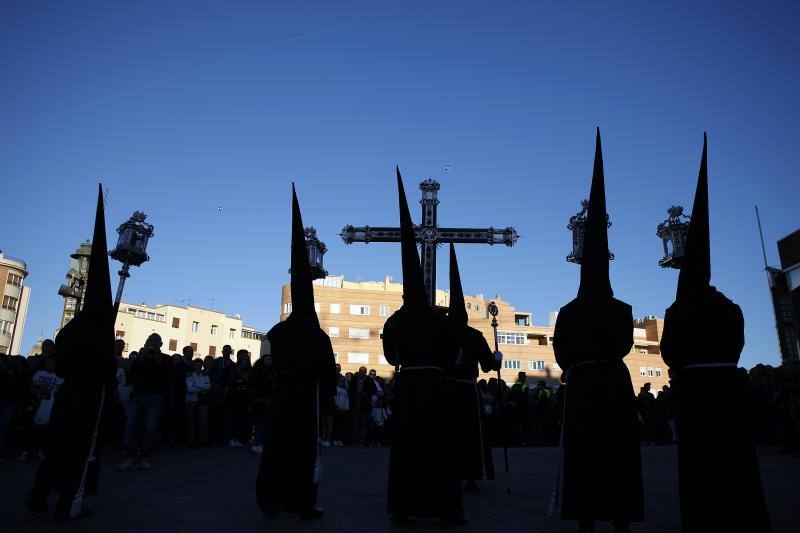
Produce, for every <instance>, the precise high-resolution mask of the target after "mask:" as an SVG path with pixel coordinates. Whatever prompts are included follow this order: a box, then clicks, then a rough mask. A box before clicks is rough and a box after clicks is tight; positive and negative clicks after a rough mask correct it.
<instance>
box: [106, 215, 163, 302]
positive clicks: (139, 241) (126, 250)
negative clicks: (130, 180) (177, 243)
mask: <svg viewBox="0 0 800 533" xmlns="http://www.w3.org/2000/svg"><path fill="white" fill-rule="evenodd" d="M146 218H147V215H145V214H144V213H142V212H141V211H135V212H134V213H133V215H131V218H129V219H128V220H127V221H125V222H123V223H122V224H121V225H120V227H118V228H117V233H119V239H117V247H116V248H114V249H113V250H112V251H111V252H110V253H109V254H108V255H110V256H111V258H112V259H116V260H117V261H119V262H120V263H122V269H121V270H120V271H119V286H117V296H116V298H114V316H115V317H116V315H117V311H119V302H120V300H121V299H122V289H123V288H124V287H125V280H126V279H127V278H129V277H131V274H130V266H131V265H133V266H137V267H138V266H141V264H142V263H145V262H146V261H149V260H150V256H149V255H147V241H149V240H150V238H151V237H152V236H153V225H152V224H148V223H147V222H145V219H146Z"/></svg>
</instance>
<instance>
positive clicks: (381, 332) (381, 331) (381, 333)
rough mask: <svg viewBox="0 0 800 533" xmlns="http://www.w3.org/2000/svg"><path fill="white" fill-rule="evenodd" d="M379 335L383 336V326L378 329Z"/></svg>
mask: <svg viewBox="0 0 800 533" xmlns="http://www.w3.org/2000/svg"><path fill="white" fill-rule="evenodd" d="M378 337H380V338H381V339H382V338H383V328H381V329H379V330H378Z"/></svg>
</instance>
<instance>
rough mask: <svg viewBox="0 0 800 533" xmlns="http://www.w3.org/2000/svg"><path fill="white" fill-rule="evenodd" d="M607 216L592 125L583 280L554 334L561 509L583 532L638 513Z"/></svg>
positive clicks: (634, 424)
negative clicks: (560, 405)
mask: <svg viewBox="0 0 800 533" xmlns="http://www.w3.org/2000/svg"><path fill="white" fill-rule="evenodd" d="M607 220H608V217H607V215H606V197H605V183H604V177H603V154H602V150H601V147H600V130H599V128H598V130H597V144H596V147H595V155H594V173H593V176H592V191H591V194H590V196H589V212H588V215H587V221H586V232H585V235H584V242H583V254H582V259H581V284H580V288H579V289H578V296H577V298H575V299H574V300H572V301H571V302H570V303H568V304H567V305H565V306H564V307H562V308H561V311H560V312H559V314H558V319H557V320H556V327H555V338H554V351H555V356H556V361H558V364H559V365H560V366H561V368H562V369H563V370H564V372H565V373H566V387H567V388H566V391H565V402H564V403H565V406H564V409H565V413H564V421H563V424H564V428H563V447H564V449H563V453H564V482H563V500H562V508H561V517H562V518H564V519H570V520H578V522H579V524H580V529H579V531H582V532H587V531H593V530H594V522H595V521H596V520H600V521H609V520H611V521H613V522H614V527H615V529H616V531H628V526H629V524H630V523H631V522H635V521H641V520H643V519H644V497H643V488H642V464H641V455H640V451H639V428H638V421H637V415H636V396H635V395H634V392H633V386H632V384H631V377H630V372H629V370H628V367H627V366H626V365H625V363H624V362H623V361H622V359H623V358H624V357H625V356H626V355H627V354H628V353H629V352H630V350H631V347H632V346H633V315H632V313H631V306H630V305H628V304H626V303H625V302H622V301H620V300H617V299H616V298H614V297H613V292H612V290H611V282H610V280H609V276H608V263H609V252H608V222H607Z"/></svg>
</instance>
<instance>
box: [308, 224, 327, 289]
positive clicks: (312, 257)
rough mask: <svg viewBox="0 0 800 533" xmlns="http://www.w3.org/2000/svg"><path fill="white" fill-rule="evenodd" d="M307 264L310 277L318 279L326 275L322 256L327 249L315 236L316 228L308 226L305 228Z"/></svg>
mask: <svg viewBox="0 0 800 533" xmlns="http://www.w3.org/2000/svg"><path fill="white" fill-rule="evenodd" d="M305 235H306V248H307V249H308V264H309V266H310V267H311V279H320V278H324V277H325V276H327V275H328V271H327V270H325V269H324V268H323V267H322V256H323V255H325V252H327V251H328V247H327V246H325V243H324V242H322V241H321V240H319V239H318V238H317V230H316V229H314V228H313V227H311V226H309V227H307V228H305Z"/></svg>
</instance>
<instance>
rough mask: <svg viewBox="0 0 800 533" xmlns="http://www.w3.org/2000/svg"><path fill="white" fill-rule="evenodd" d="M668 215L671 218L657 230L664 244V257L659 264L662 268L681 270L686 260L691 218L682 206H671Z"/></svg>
mask: <svg viewBox="0 0 800 533" xmlns="http://www.w3.org/2000/svg"><path fill="white" fill-rule="evenodd" d="M667 213H668V214H669V217H668V218H667V219H666V220H665V221H664V222H662V223H661V224H659V225H658V228H657V229H656V235H658V236H659V238H661V241H662V243H663V244H664V257H662V258H661V259H659V260H658V264H659V266H660V267H662V268H676V269H680V268H681V267H682V266H683V264H684V262H685V259H686V240H687V239H688V237H689V221H690V220H691V217H690V216H688V215H684V214H683V206H680V205H673V206H671V207H670V208H669V209H667Z"/></svg>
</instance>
